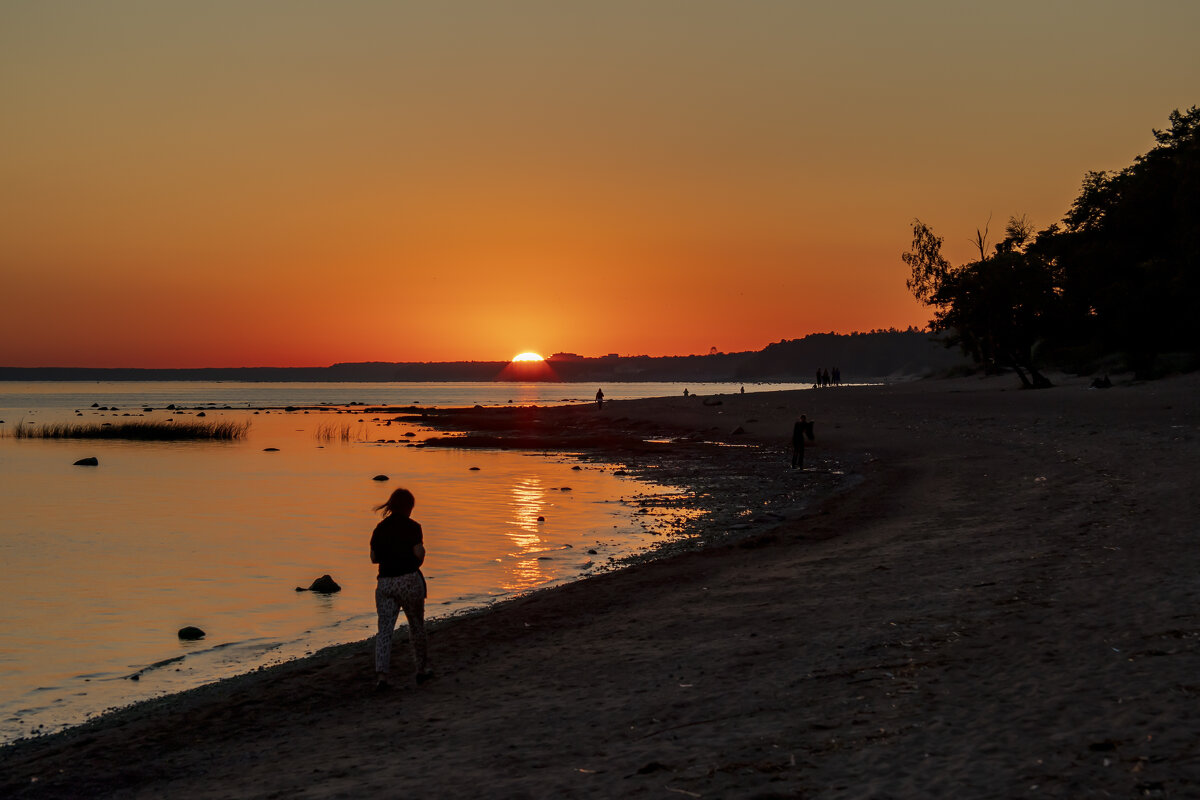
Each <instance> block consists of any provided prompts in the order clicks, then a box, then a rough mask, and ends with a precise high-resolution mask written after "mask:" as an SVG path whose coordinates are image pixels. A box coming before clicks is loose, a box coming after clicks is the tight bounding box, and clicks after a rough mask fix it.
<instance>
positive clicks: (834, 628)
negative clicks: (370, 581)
mask: <svg viewBox="0 0 1200 800" xmlns="http://www.w3.org/2000/svg"><path fill="white" fill-rule="evenodd" d="M1056 383H1057V384H1058V385H1057V386H1056V387H1055V388H1052V389H1045V390H1038V391H1019V390H1017V389H1016V386H1015V379H1012V378H1004V377H999V378H995V377H994V378H986V379H980V378H961V379H955V380H937V381H921V382H915V383H908V384H900V385H894V386H871V387H847V388H831V389H820V390H805V391H797V392H778V393H775V392H764V393H750V394H745V395H740V394H727V395H722V396H719V397H703V398H701V397H688V398H684V397H673V398H661V399H651V400H630V401H620V402H613V403H606V404H605V406H604V408H603V409H596V408H594V407H583V406H572V407H555V408H542V409H528V408H526V409H519V408H513V409H466V410H461V411H455V412H423V416H422V421H423V423H424V424H426V425H428V426H429V427H432V428H438V429H442V430H445V431H447V433H446V434H444V435H443V436H440V437H439V438H442V439H445V440H446V441H440V442H439V441H438V440H437V439H434V440H432V441H429V442H428V443H427V444H426V446H437V445H438V444H443V445H449V446H488V447H496V446H508V447H522V448H531V449H534V450H543V449H545V450H556V451H561V450H567V451H573V452H578V453H580V455H581V457H582V458H585V459H596V460H606V461H608V462H610V463H615V464H619V465H621V467H622V468H623V469H627V470H629V471H631V472H634V473H637V474H646V475H653V476H655V477H656V478H658V479H660V480H664V481H666V482H671V483H676V484H679V485H682V486H685V487H688V488H689V489H691V491H692V494H693V496H694V497H695V498H696V502H698V503H700V504H702V505H703V506H704V507H706V508H708V509H709V510H710V512H711V513H710V514H709V515H707V516H706V517H704V519H703V521H702V522H701V528H702V530H701V531H700V533H699V536H698V537H697V538H696V539H694V540H692V541H691V542H690V544H687V545H680V546H679V547H676V548H672V550H673V552H671V553H669V554H668V555H666V556H665V557H663V558H659V559H656V560H649V561H645V562H643V563H638V564H635V565H633V566H630V567H629V568H626V569H622V570H617V571H612V572H608V573H605V574H601V575H597V576H595V577H592V578H588V579H586V580H582V581H579V582H576V583H572V584H569V585H566V586H562V587H559V588H555V589H551V590H546V591H541V592H535V593H533V594H531V595H528V596H524V597H520V598H517V599H515V600H512V601H509V602H506V603H502V604H499V605H497V606H495V607H493V608H490V609H488V610H485V611H482V612H479V613H477V614H472V615H469V616H465V617H461V618H456V619H451V620H447V621H444V622H441V623H439V624H436V625H435V626H434V627H433V630H432V633H431V651H432V654H433V657H434V659H435V666H436V669H437V671H438V677H437V678H436V679H435V680H433V681H431V682H429V683H427V684H425V685H423V686H421V687H419V688H418V687H416V686H415V685H408V686H402V687H398V688H397V689H395V690H394V691H392V692H388V693H384V694H375V693H373V692H372V691H371V689H372V669H373V667H372V663H371V660H370V656H369V652H370V651H369V646H370V643H369V642H358V643H352V644H348V645H342V646H339V647H335V648H330V649H327V650H324V651H321V652H319V653H317V654H316V655H314V656H312V657H310V658H306V659H303V660H299V661H293V662H288V663H285V664H281V665H279V666H276V667H271V668H269V669H264V670H261V671H258V672H254V673H251V674H248V675H244V676H240V677H237V678H233V679H229V680H225V681H221V682H219V683H216V684H211V685H208V686H204V687H201V688H199V689H196V690H193V691H190V692H186V693H184V694H180V695H174V696H171V697H167V698H163V699H160V700H155V701H151V702H148V703H144V704H140V705H137V706H133V707H131V708H129V709H125V710H122V711H119V712H115V713H113V714H111V715H108V716H106V717H104V718H101V719H99V720H96V721H94V722H91V723H89V724H87V725H84V726H80V727H78V728H75V729H72V730H69V731H66V732H64V733H62V734H57V735H53V736H48V737H44V738H41V739H34V740H28V741H23V742H18V743H17V744H15V745H12V746H9V747H5V748H3V749H0V796H3V797H12V798H43V797H46V798H49V797H130V798H143V797H144V798H151V797H155V798H156V797H235V798H260V797H261V798H265V797H285V796H286V797H314V798H315V797H364V796H367V797H373V796H400V795H406V796H419V797H443V798H445V797H451V798H453V797H489V798H542V797H596V798H607V797H680V796H682V797H706V798H709V797H712V798H715V797H721V798H730V797H733V798H743V797H744V798H774V797H779V798H782V797H822V798H852V797H941V796H945V797H952V796H958V797H973V798H992V797H995V798H1008V797H1018V796H1048V797H1092V796H1113V797H1145V796H1151V797H1184V796H1192V795H1195V794H1196V793H1197V792H1200V758H1197V757H1196V753H1197V752H1198V747H1200V710H1198V709H1200V706H1198V704H1197V699H1198V698H1200V678H1197V673H1196V663H1197V657H1198V656H1200V581H1198V580H1197V575H1200V549H1198V548H1197V547H1196V541H1195V538H1196V530H1197V524H1196V520H1197V519H1200V513H1198V512H1200V477H1198V476H1200V401H1198V400H1197V398H1198V397H1200V376H1196V375H1190V376H1184V377H1179V378H1171V379H1165V380H1161V381H1156V382H1149V383H1133V384H1130V383H1126V382H1123V381H1121V380H1117V381H1116V386H1114V387H1113V388H1111V389H1105V390H1098V389H1097V390H1093V389H1089V388H1087V385H1088V384H1087V381H1085V380H1083V379H1070V378H1063V377H1058V376H1056ZM801 413H803V414H806V415H807V416H808V418H809V419H810V420H813V421H814V422H815V434H816V437H815V438H816V440H815V442H813V443H812V445H811V447H810V448H809V449H808V452H807V457H806V462H805V469H804V470H802V471H801V470H793V469H790V468H789V466H788V442H789V440H790V435H791V430H792V424H793V421H794V420H795V418H796V416H797V415H798V414H801ZM456 437H457V439H458V440H457V441H456V440H455V438H456ZM364 535H365V534H364ZM427 540H428V545H429V547H430V548H435V547H436V546H437V544H436V542H437V532H436V531H428V532H427ZM367 569H368V566H367V565H364V570H367ZM400 644H401V652H402V651H403V636H401V643H400ZM399 655H400V653H398V656H399Z"/></svg>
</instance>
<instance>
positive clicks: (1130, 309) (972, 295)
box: [901, 106, 1200, 386]
mask: <svg viewBox="0 0 1200 800" xmlns="http://www.w3.org/2000/svg"><path fill="white" fill-rule="evenodd" d="M1169 119H1170V122H1171V126H1170V128H1169V129H1167V130H1163V131H1159V130H1155V131H1154V138H1155V141H1156V145H1155V147H1154V148H1153V149H1151V150H1150V152H1148V153H1146V154H1145V155H1143V156H1138V158H1137V159H1136V160H1135V162H1134V163H1133V164H1132V165H1131V166H1129V167H1126V168H1125V169H1123V170H1120V171H1119V172H1114V173H1108V172H1089V173H1088V174H1087V175H1086V176H1085V177H1084V179H1083V186H1082V188H1081V190H1080V193H1079V197H1077V198H1076V200H1075V202H1074V203H1073V204H1072V206H1071V209H1070V210H1069V211H1068V213H1067V215H1066V217H1065V218H1064V220H1063V224H1062V225H1061V226H1060V225H1051V226H1050V227H1049V228H1046V229H1045V230H1043V231H1040V232H1038V233H1037V234H1036V235H1035V234H1034V233H1033V231H1034V228H1033V225H1032V223H1031V222H1030V221H1029V219H1028V218H1027V217H1025V216H1020V217H1012V218H1010V219H1009V221H1008V224H1007V225H1006V226H1005V229H1004V239H1003V240H1002V241H1000V242H999V243H998V244H996V245H995V247H994V248H993V249H992V250H991V251H989V249H988V230H989V228H990V225H985V226H984V228H983V229H982V230H976V232H975V238H974V239H973V240H972V244H974V245H975V246H976V248H977V249H978V251H979V259H978V260H977V261H972V262H970V263H967V264H963V265H960V266H958V267H952V266H951V265H950V264H949V263H948V262H947V261H946V259H945V258H943V257H942V253H941V246H942V239H941V238H940V237H938V236H937V235H936V234H934V232H933V231H932V230H931V229H930V228H929V226H927V225H925V223H923V222H921V221H920V220H919V219H918V220H914V221H913V242H912V246H911V248H910V249H909V251H908V252H907V253H904V254H903V255H902V256H901V258H902V259H903V261H904V263H905V264H907V265H908V267H909V269H910V275H909V278H908V288H909V290H910V291H912V293H913V295H914V296H915V297H916V298H917V299H918V300H920V301H921V302H922V303H924V304H926V305H928V306H930V307H932V308H933V309H934V318H933V320H932V321H931V322H930V326H931V327H932V328H933V330H934V331H938V332H946V333H947V334H949V336H948V340H949V342H950V343H957V344H959V345H961V346H962V348H963V350H964V351H965V352H967V353H968V354H970V355H971V356H972V357H973V358H974V359H975V360H976V361H977V362H979V363H981V364H984V365H986V366H989V367H1011V368H1012V369H1014V370H1016V372H1017V374H1018V375H1019V376H1020V378H1021V381H1022V383H1023V384H1024V385H1026V386H1045V385H1049V381H1047V380H1046V379H1045V377H1044V376H1043V375H1042V374H1041V373H1040V372H1039V370H1038V361H1039V357H1041V356H1043V355H1052V354H1053V351H1054V350H1055V349H1057V351H1058V352H1060V353H1062V352H1066V351H1067V350H1068V348H1069V349H1071V350H1072V351H1074V352H1076V353H1079V352H1083V353H1091V354H1092V357H1093V358H1100V357H1103V356H1104V355H1105V354H1109V353H1121V354H1123V355H1124V358H1125V361H1126V363H1127V364H1128V365H1129V366H1132V367H1133V368H1134V369H1135V370H1136V371H1137V372H1139V373H1146V372H1148V371H1150V370H1151V369H1152V367H1153V363H1154V359H1155V357H1156V356H1157V355H1158V354H1162V353H1170V352H1180V351H1183V352H1188V353H1192V354H1196V353H1200V325H1197V324H1196V320H1195V316H1196V313H1197V310H1198V309H1200V108H1197V107H1195V106H1193V107H1192V108H1191V109H1189V110H1188V111H1186V112H1180V111H1178V110H1176V111H1173V112H1172V113H1171V114H1170V117H1169ZM989 222H990V220H989Z"/></svg>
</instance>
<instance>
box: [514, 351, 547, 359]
mask: <svg viewBox="0 0 1200 800" xmlns="http://www.w3.org/2000/svg"><path fill="white" fill-rule="evenodd" d="M545 360H546V359H544V358H542V357H541V356H540V355H538V354H537V353H521V354H520V355H517V356H513V361H545Z"/></svg>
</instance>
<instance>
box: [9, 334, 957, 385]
mask: <svg viewBox="0 0 1200 800" xmlns="http://www.w3.org/2000/svg"><path fill="white" fill-rule="evenodd" d="M963 363H965V358H964V357H963V356H962V354H961V353H958V352H957V351H952V350H947V349H946V348H945V347H943V346H942V344H941V343H940V342H937V341H934V340H933V339H932V338H931V335H930V334H929V333H927V332H924V331H916V330H908V331H875V332H871V333H861V334H857V333H856V334H833V333H830V334H811V335H809V336H806V337H804V338H803V339H794V340H790V341H781V342H776V343H774V344H771V345H768V346H767V347H765V348H763V349H762V350H757V351H744V352H737V353H711V354H708V355H688V356H645V355H636V356H622V355H617V354H610V355H606V356H599V357H584V356H578V355H575V354H573V353H557V354H554V355H551V356H550V357H549V358H548V359H547V360H546V361H545V362H544V365H543V366H548V367H549V369H548V370H547V369H544V368H539V369H536V370H533V371H529V370H524V369H513V367H514V366H516V365H514V364H510V363H509V362H507V361H445V362H433V361H430V362H384V361H368V362H353V363H350V362H348V363H339V364H332V365H329V366H324V367H263V366H259V367H195V368H134V367H13V366H0V381H245V382H272V383H275V382H279V383H282V382H330V383H337V382H381V383H387V382H421V383H425V382H466V381H480V382H492V381H503V382H539V383H557V382H562V383H574V382H589V381H593V382H594V381H602V382H607V383H614V382H676V381H693V382H700V381H703V382H706V383H734V382H743V383H749V382H756V381H761V382H771V383H787V382H811V381H812V380H813V378H814V375H815V371H816V370H817V369H819V368H831V367H834V366H837V367H840V369H841V373H842V375H843V377H844V378H845V379H846V380H848V381H853V380H855V379H862V378H865V377H870V378H878V377H882V376H888V375H893V374H906V375H922V374H930V373H933V372H937V371H939V370H945V369H949V368H951V367H954V366H957V365H961V364H963Z"/></svg>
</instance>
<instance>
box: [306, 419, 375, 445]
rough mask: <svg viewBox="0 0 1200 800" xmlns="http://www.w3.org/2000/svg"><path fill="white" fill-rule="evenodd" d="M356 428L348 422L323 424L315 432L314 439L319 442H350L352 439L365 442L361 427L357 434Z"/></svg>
mask: <svg viewBox="0 0 1200 800" xmlns="http://www.w3.org/2000/svg"><path fill="white" fill-rule="evenodd" d="M354 429H355V426H353V425H350V424H349V423H346V422H341V423H339V422H322V423H321V424H320V425H318V426H317V428H316V430H314V431H313V437H314V438H316V440H317V441H318V442H325V443H328V442H333V441H338V442H349V441H350V440H351V439H357V440H358V441H362V440H363V432H362V429H361V427H359V430H358V431H357V432H356V431H355V430H354Z"/></svg>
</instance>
